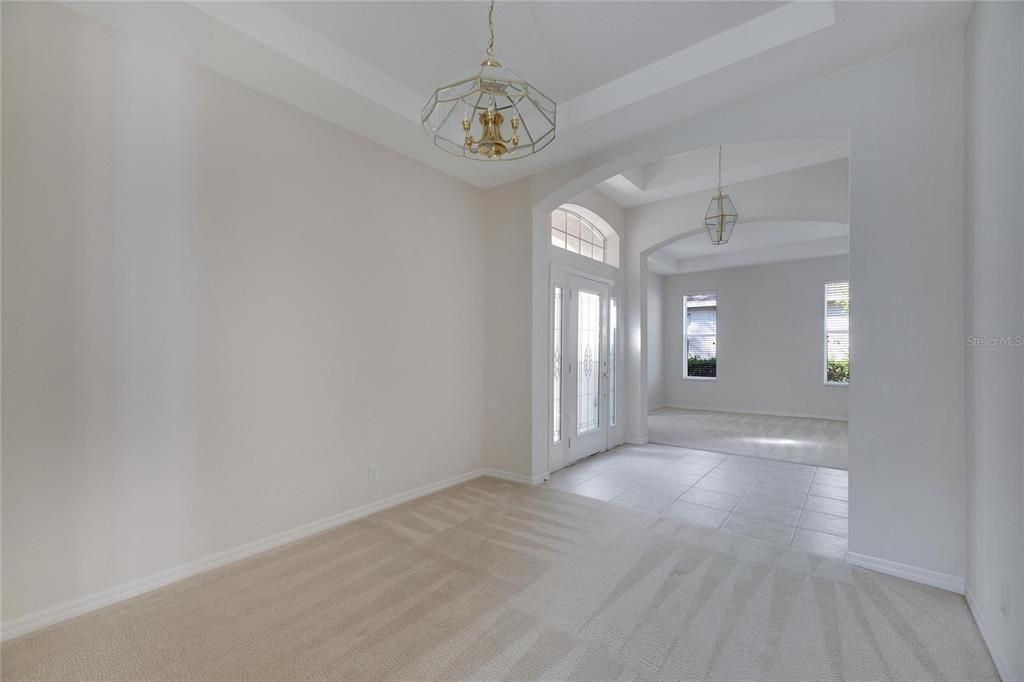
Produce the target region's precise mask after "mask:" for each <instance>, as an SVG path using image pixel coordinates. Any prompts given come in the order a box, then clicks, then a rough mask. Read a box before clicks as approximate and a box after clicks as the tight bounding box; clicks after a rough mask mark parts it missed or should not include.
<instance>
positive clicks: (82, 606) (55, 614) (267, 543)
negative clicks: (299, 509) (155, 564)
mask: <svg viewBox="0 0 1024 682" xmlns="http://www.w3.org/2000/svg"><path fill="white" fill-rule="evenodd" d="M481 476H494V477H495V478H502V479H505V480H510V481H515V482H516V483H525V484H526V485H530V484H531V481H530V479H529V478H528V477H526V476H520V475H519V474H513V473H510V472H505V471H500V470H498V469H476V470H473V471H469V472H467V473H464V474H459V475H458V476H452V477H450V478H446V479H444V480H441V481H437V482H435V483H430V484H427V485H424V486H420V487H418V488H413V489H412V490H409V491H406V492H404V493H399V494H397V495H392V496H391V497H387V498H384V499H383V500H380V501H378V502H371V503H370V504H366V505H363V506H361V507H356V508H355V509H349V510H347V511H343V512H340V513H338V514H334V515H333V516H328V517H327V518H324V519H320V520H318V521H313V522H312V523H307V524H305V525H302V526H299V527H297V528H292V529H291V530H286V531H282V532H280V533H275V534H274V535H270V536H268V537H265V538H262V539H260V540H255V541H253V542H248V543H246V544H244V545H240V546H238V547H235V548H233V549H229V550H226V551H224V552H219V553H217V554H214V555H212V556H208V557H206V558H204V559H199V560H198V561H192V562H189V563H187V564H182V565H180V566H176V567H175V568H171V569H168V570H166V571H161V572H160V573H156V574H154V575H151V576H148V577H145V578H141V579H139V580H133V581H131V582H128V583H124V584H122V585H118V586H116V587H112V588H110V589H106V590H102V591H100V592H95V593H93V594H90V595H87V596H84V597H80V598H78V599H74V600H72V601H68V602H64V603H63V604H58V605H56V606H51V607H49V608H46V609H43V610H41V611H36V612H35V613H30V614H27V615H24V616H21V617H20V618H15V619H13V620H11V621H8V622H6V623H3V624H2V625H0V641H7V640H9V639H14V638H15V637H20V636H21V635H25V634H28V633H29V632H33V631H35V630H39V629H41V628H44V627H47V626H49V625H54V624H55V623H60V622H61V621H65V620H68V619H70V618H74V617H75V616H80V615H82V614H85V613H89V612H90V611H95V610H96V609H101V608H103V607H105V606H110V605H112V604H116V603H117V602H120V601H124V600H125V599H130V598H132V597H137V596H139V595H140V594H145V593H146V592H152V591H153V590H155V589H158V588H160V587H164V586H166V585H170V584H171V583H175V582H178V581H179V580H184V579H185V578H188V577H191V576H193V575H196V574H199V573H204V572H206V571H210V570H213V569H215V568H218V567H220V566H224V565H227V564H230V563H233V562H235V561H240V560H242V559H246V558H248V557H251V556H254V555H256V554H260V553H261V552H266V551H267V550H271V549H274V548H276V547H280V546H281V545H286V544H288V543H290V542H295V541H296V540H301V539H303V538H306V537H309V536H311V535H315V534H317V533H320V532H323V531H325V530H329V529H331V528H334V527H335V526H340V525H343V524H346V523H349V522H351V521H355V520H356V519H361V518H363V517H364V516H369V515H370V514H374V513H376V512H379V511H382V510H384V509H388V508H390V507H394V506H396V505H399V504H402V503H403V502H408V501H409V500H414V499H416V498H418V497H423V496H424V495H429V494H431V493H434V492H437V491H438V490H443V489H444V488H450V487H451V486H453V485H458V484H460V483H465V482H466V481H470V480H472V479H474V478H479V477H481Z"/></svg>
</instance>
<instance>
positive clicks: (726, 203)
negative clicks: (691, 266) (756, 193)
mask: <svg viewBox="0 0 1024 682" xmlns="http://www.w3.org/2000/svg"><path fill="white" fill-rule="evenodd" d="M739 217H740V215H739V213H737V212H736V206H735V205H733V203H732V199H730V198H729V195H728V194H724V193H723V192H722V148H721V147H719V148H718V192H716V193H715V196H713V197H711V204H710V205H709V206H708V212H707V215H705V216H704V228H705V229H706V230H707V231H708V236H709V237H711V243H712V244H715V245H716V246H717V245H719V244H726V243H728V241H729V237H731V236H732V228H734V227H736V221H737V220H738V219H739Z"/></svg>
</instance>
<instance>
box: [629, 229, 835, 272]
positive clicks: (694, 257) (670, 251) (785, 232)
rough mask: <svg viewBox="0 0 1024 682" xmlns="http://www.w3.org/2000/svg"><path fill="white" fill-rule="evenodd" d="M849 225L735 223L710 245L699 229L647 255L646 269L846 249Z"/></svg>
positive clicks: (774, 259)
mask: <svg viewBox="0 0 1024 682" xmlns="http://www.w3.org/2000/svg"><path fill="white" fill-rule="evenodd" d="M849 244H850V226H849V225H846V224H843V223H828V222H817V221H806V220H804V221H801V220H791V221H760V222H749V223H744V222H741V223H738V224H737V225H736V227H735V229H734V230H733V233H732V237H731V238H730V239H729V242H728V243H727V244H721V245H718V246H715V245H714V244H712V243H711V240H710V239H708V235H707V233H706V232H705V231H704V230H703V229H701V230H700V231H699V232H698V231H692V232H690V233H689V234H687V235H685V236H683V237H682V238H680V239H678V240H676V241H674V242H672V243H671V244H668V245H666V246H663V247H662V248H660V249H658V250H657V251H655V252H654V253H652V254H651V255H650V256H649V257H648V268H649V269H650V270H651V271H652V272H656V273H658V274H662V275H672V274H679V273H684V272H699V271H702V270H717V269H720V268H732V267H740V266H745V265H757V264H762V263H781V262H784V261H791V260H802V259H806V258H818V257H821V256H836V255H840V254H844V253H849V251H850V245H849Z"/></svg>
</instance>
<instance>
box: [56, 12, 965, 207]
mask: <svg viewBox="0 0 1024 682" xmlns="http://www.w3.org/2000/svg"><path fill="white" fill-rule="evenodd" d="M67 6H68V7H70V8H71V9H74V10H76V11H78V12H81V13H83V14H86V15H88V16H91V17H93V18H95V19H97V20H99V21H102V22H104V23H107V24H109V25H112V26H114V27H116V28H119V29H121V30H124V31H126V32H127V33H129V34H131V35H134V36H136V37H138V38H140V39H142V40H145V41H147V42H150V43H152V44H154V45H157V46H158V47H160V48H161V49H163V50H166V51H168V52H171V53H172V54H177V55H179V56H181V57H183V58H185V59H187V60H190V61H192V62H195V63H197V64H201V65H203V66H206V67H208V68H210V69H212V70H214V71H216V72H218V73H221V74H223V75H225V76H227V77H229V78H232V79H234V80H237V81H239V82H241V83H243V84H245V85H248V86H250V87H252V88H255V89H257V90H260V91H262V92H264V93H267V94H269V95H271V96H273V97H276V98H278V99H280V100H283V101H285V102H287V103H290V104H292V105H294V106H296V107H299V108H301V109H303V110H305V111H307V112H310V113H312V114H314V115H316V116H319V117H321V118H323V119H326V120H328V121H331V122H333V123H336V124H338V125H340V126H342V127H345V128H347V129H349V130H351V131H353V132H355V133H358V134H360V135H362V136H364V137H367V138H369V139H371V140H374V141H376V142H378V143H380V144H382V145H385V146H387V147H390V148H391V149H394V150H395V151H398V152H399V153H402V154H405V155H406V156H409V157H412V158H414V159H417V160H419V161H421V162H423V163H425V164H428V165H430V166H433V167H435V168H437V169H439V170H441V171H443V172H445V173H448V174H450V175H452V176H455V177H457V178H460V179H462V180H464V181H466V182H468V183H471V184H473V185H476V186H478V187H483V188H486V187H494V186H497V185H500V184H502V183H505V182H508V181H511V180H515V179H517V178H521V177H525V176H527V175H530V174H532V173H535V172H538V171H540V170H544V169H546V168H550V167H553V166H556V165H559V164H562V163H566V162H570V161H573V160H575V159H578V158H581V157H583V156H586V155H589V154H593V153H596V152H599V151H601V150H602V149H604V148H607V147H609V146H611V145H613V144H616V143H620V142H623V141H625V140H628V139H631V138H635V137H638V136H643V135H647V134H650V133H653V132H656V131H658V130H662V129H664V128H666V127H668V126H672V125H677V124H679V123H682V122H685V121H688V120H692V119H694V118H697V117H701V116H705V115H708V114H711V113H714V112H716V111H721V110H723V109H726V108H729V107H732V106H736V105H738V104H740V103H742V102H744V101H747V100H750V99H753V98H757V97H761V96H764V95H767V94H770V93H773V92H778V91H780V90H783V89H785V88H787V87H791V86H793V85H797V84H799V83H801V82H804V81H807V80H810V79H813V78H818V77H821V76H824V75H827V74H830V73H834V72H836V71H839V70H841V69H844V68H847V67H850V66H853V65H856V64H859V63H863V62H865V61H868V60H870V59H873V58H876V57H879V56H881V55H884V54H887V53H890V52H893V51H896V50H899V49H903V48H905V47H908V46H910V45H913V44H917V43H920V42H924V41H926V40H930V39H932V38H934V37H936V36H938V35H941V34H943V33H947V32H950V31H954V30H960V29H962V28H963V26H964V23H965V21H966V17H967V14H968V12H969V8H970V4H969V3H960V2H880V3H871V2H865V3H860V2H857V3H846V2H837V3H832V2H799V3H798V2H794V3H788V4H780V3H765V4H753V3H732V2H713V3H696V2H695V3H688V2H653V3H646V2H622V1H608V2H514V1H513V0H504V1H502V0H499V2H498V6H497V9H496V11H495V21H496V28H497V36H496V43H495V47H496V54H497V55H498V57H499V58H500V59H501V60H502V63H503V64H505V65H506V66H508V67H510V68H512V69H514V70H516V71H518V72H519V73H520V74H521V75H522V76H524V77H525V78H527V79H529V80H531V81H533V82H535V84H536V85H537V86H538V87H540V88H541V89H542V90H546V91H547V94H549V95H551V96H552V97H555V98H556V100H557V101H558V105H559V108H558V135H557V139H556V140H555V141H554V143H552V144H551V145H550V146H549V147H548V148H546V149H545V150H544V151H543V152H541V153H540V154H537V155H535V156H532V157H528V158H526V159H521V160H517V161H510V162H500V161H498V162H487V163H480V162H474V161H468V160H464V159H461V158H458V157H454V156H451V155H448V154H446V153H445V152H443V151H441V150H439V149H437V148H436V147H434V146H433V144H432V143H431V142H430V140H429V139H428V138H427V136H426V134H425V133H424V132H423V131H422V130H421V128H420V125H419V111H420V108H421V107H422V105H423V104H424V102H425V100H426V96H427V94H428V93H429V92H431V91H432V90H433V89H434V88H435V87H438V86H440V85H443V84H444V83H445V82H447V81H449V80H450V79H452V78H454V77H456V76H458V75H460V74H462V73H464V72H466V71H468V70H470V69H471V68H472V67H474V66H475V65H477V64H478V63H479V61H480V59H481V56H482V50H483V47H484V46H485V45H486V42H485V41H486V4H485V3H484V2H453V3H449V2H413V3H392V2H322V3H295V4H292V3H256V2H189V3H185V2H179V3H116V2H69V3H67ZM648 191H653V188H652V190H648ZM624 200H625V201H629V200H630V199H628V198H627V199H624Z"/></svg>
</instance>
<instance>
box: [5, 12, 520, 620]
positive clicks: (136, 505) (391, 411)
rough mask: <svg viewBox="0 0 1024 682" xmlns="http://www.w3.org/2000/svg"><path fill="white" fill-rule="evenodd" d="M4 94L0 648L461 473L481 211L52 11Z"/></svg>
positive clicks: (476, 463) (20, 55)
mask: <svg viewBox="0 0 1024 682" xmlns="http://www.w3.org/2000/svg"><path fill="white" fill-rule="evenodd" d="M3 87H4V97H3V142H4V144H3V199H4V201H3V227H4V233H3V241H4V244H3V246H4V249H3V366H4V377H3V410H4V414H3V422H4V429H3V471H2V478H3V490H2V493H3V508H2V512H3V528H2V534H3V558H4V565H3V584H2V590H3V620H4V622H5V623H6V622H9V621H11V620H12V619H16V618H18V617H21V616H25V615H26V614H31V613H34V612H37V611H38V610H40V609H44V608H46V607H51V606H54V605H55V604H60V603H62V602H65V601H67V600H71V599H75V598H78V597H82V596H84V595H89V594H92V593H95V592H97V591H101V590H105V589H107V588H111V587H112V586H117V585H121V584H123V583H125V582H127V581H131V580H134V579H138V578H142V577H145V576H149V575H152V574H154V573H156V572H158V571H162V570H164V569H169V568H171V567H175V566H178V565H181V564H184V563H186V562H191V561H194V560H197V559H200V558H203V557H207V556H209V555H211V554H214V553H216V552H220V551H223V550H228V549H230V548H233V547H236V546H238V545H240V544H242V543H246V542H249V541H253V540H256V539H260V538H264V537H266V536H269V535H271V534H273V533H277V532H280V531H285V530H287V529H291V528H294V527H296V526H299V525H301V524H305V523H308V522H312V521H315V520H318V519H322V518H324V517H328V516H330V515H333V514H336V513H338V512H341V511H343V510H347V509H350V508H354V507H357V506H360V505H364V504H367V503H371V502H374V501H377V500H380V499H383V498H386V497H388V496H390V495H394V494H397V493H400V492H405V491H408V490H410V489H413V488H415V487H417V486H422V485H425V484H430V483H433V482H437V481H440V480H442V479H446V478H449V477H453V476H456V475H460V474H464V473H467V472H471V471H474V470H477V469H478V468H479V467H480V466H481V442H482V437H483V414H484V404H485V392H484V369H485V367H484V341H485V328H484V320H485V318H484V312H483V309H484V281H485V276H484V273H485V270H484V266H485V256H486V262H487V264H488V265H494V262H495V261H496V260H499V259H497V258H495V253H494V249H493V248H492V249H490V250H489V251H488V252H487V253H486V254H485V251H484V242H483V231H482V205H481V202H480V198H481V197H480V194H479V192H477V191H476V190H474V189H472V188H471V187H469V186H467V185H464V184H462V183H460V182H457V181H455V180H453V179H451V178H449V177H446V176H444V175H442V174H440V173H438V172H436V171H434V170H431V169H428V168H426V167H424V166H421V165H419V164H417V163H414V162H412V161H410V160H408V159H406V158H404V157H401V156H399V155H398V154H396V153H394V152H391V151H389V150H387V149H385V148H383V147H380V146H378V145H375V144H373V143H371V142H369V141H367V140H365V139H363V138H360V137H358V136H355V135H352V134H349V133H347V132H345V131H343V130H341V129H339V128H336V127H334V126H332V125H330V124H327V123H325V122H323V121H321V120H319V119H317V118H315V117H313V116H309V115H306V114H304V113H302V112H300V111H298V110H296V109H294V108H292V107H289V106H286V105H284V104H282V103H279V102H277V101H274V100H272V99H270V98H268V97H266V96H263V95H260V94H256V93H254V92H253V91H251V90H249V89H247V88H245V87H242V86H240V85H238V84H236V83H233V82H231V81H228V80H226V79H224V78H222V77H219V76H216V75H213V74H211V73H210V72H208V71H206V70H204V69H201V68H197V67H193V66H190V65H186V64H184V63H182V62H180V61H177V60H175V59H172V58H170V57H168V56H166V55H165V54H163V53H162V52H160V51H157V50H154V49H151V48H149V47H147V46H145V45H142V44H140V43H138V42H135V41H133V40H131V39H129V38H126V37H124V36H123V35H120V34H114V33H112V32H111V31H110V30H109V29H108V28H106V27H104V26H101V25H100V24H97V23H93V22H92V21H90V20H87V19H85V18H83V17H82V16H80V15H79V14H77V13H75V12H72V11H69V10H68V9H65V8H63V7H60V6H58V5H54V4H30V3H25V4H22V3H4V5H3ZM499 246H500V245H499ZM525 253H529V246H528V245H527V246H526V250H525ZM522 277H523V280H524V282H525V286H526V287H529V272H528V271H527V272H526V273H525V274H523V275H522ZM528 339H529V331H528V330H525V331H524V332H523V333H522V339H520V341H519V342H520V343H522V344H528ZM490 340H493V338H491V339H490ZM514 341H515V340H514V339H512V340H508V341H505V342H506V343H511V342H514ZM527 381H528V380H527ZM525 413H526V414H528V408H527V409H526V412H525ZM396 424H397V425H399V426H400V428H396ZM522 428H524V429H527V430H528V429H529V422H528V420H527V421H526V422H525V424H523V425H522ZM369 465H375V466H376V467H377V468H378V476H379V481H378V482H377V483H375V484H372V485H371V484H369V483H368V482H367V467H368V466H369Z"/></svg>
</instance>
